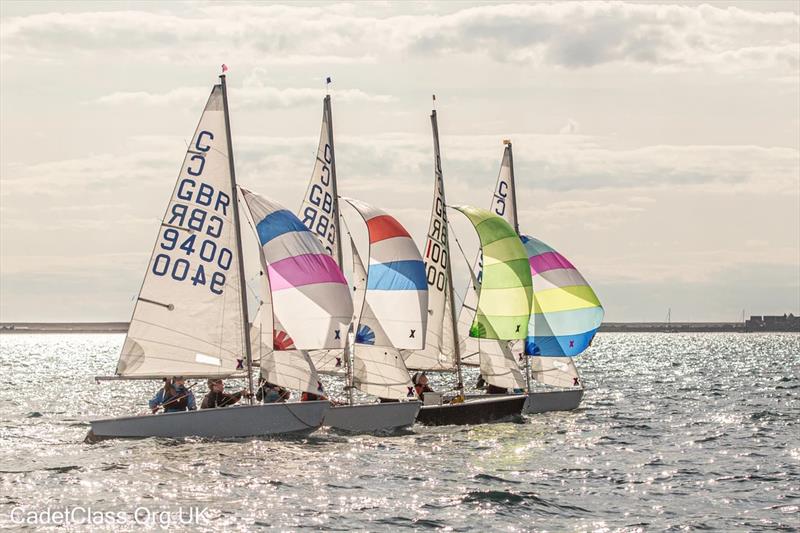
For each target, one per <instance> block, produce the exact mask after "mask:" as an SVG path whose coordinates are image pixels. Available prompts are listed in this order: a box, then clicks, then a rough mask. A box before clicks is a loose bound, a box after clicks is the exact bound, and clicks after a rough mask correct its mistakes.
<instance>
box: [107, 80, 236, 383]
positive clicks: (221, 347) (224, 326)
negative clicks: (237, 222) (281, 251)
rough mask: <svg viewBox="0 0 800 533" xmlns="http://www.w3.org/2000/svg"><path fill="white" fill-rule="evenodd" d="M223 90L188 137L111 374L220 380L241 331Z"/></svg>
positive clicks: (230, 368) (232, 368)
mask: <svg viewBox="0 0 800 533" xmlns="http://www.w3.org/2000/svg"><path fill="white" fill-rule="evenodd" d="M227 136H228V132H227V129H226V127H225V111H224V106H223V94H222V86H221V85H215V86H214V88H213V90H212V91H211V96H210V97H209V99H208V102H207V103H206V107H205V110H204V111H203V115H202V117H201V118H200V123H199V124H198V126H197V129H196V130H195V133H194V135H193V136H192V140H191V143H190V144H189V149H188V150H187V152H186V156H185V158H184V161H183V165H182V167H181V171H180V174H179V176H178V180H177V183H176V185H175V188H174V190H173V192H172V196H171V198H170V201H169V205H168V206H167V211H166V214H165V215H164V217H163V219H162V222H161V226H160V228H159V232H158V238H157V240H156V244H155V248H154V250H153V253H152V255H151V257H150V261H149V263H148V267H147V272H146V274H145V278H144V282H143V283H142V288H141V290H140V292H139V296H138V298H137V300H136V307H135V309H134V312H133V317H132V318H131V322H130V327H129V329H128V335H127V337H126V338H125V343H124V345H123V348H122V353H121V355H120V359H119V363H118V364H117V370H116V373H117V374H118V375H120V376H125V377H139V376H172V375H185V376H195V377H213V376H226V375H230V374H233V373H235V372H236V371H243V370H244V363H245V361H244V359H245V355H244V352H245V349H244V340H245V339H244V334H245V333H244V332H245V328H244V325H243V319H242V307H241V295H240V293H239V290H240V280H239V275H238V272H239V265H238V263H237V249H236V247H235V246H236V237H235V229H234V218H233V210H234V209H236V201H235V196H234V192H233V191H232V190H231V175H230V167H229V162H228V148H227Z"/></svg>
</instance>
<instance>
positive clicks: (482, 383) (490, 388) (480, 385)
mask: <svg viewBox="0 0 800 533" xmlns="http://www.w3.org/2000/svg"><path fill="white" fill-rule="evenodd" d="M475 388H476V389H486V394H508V389H504V388H503V387H497V386H495V385H492V384H491V383H489V382H487V381H486V380H485V379H483V374H481V375H480V376H478V382H477V383H475Z"/></svg>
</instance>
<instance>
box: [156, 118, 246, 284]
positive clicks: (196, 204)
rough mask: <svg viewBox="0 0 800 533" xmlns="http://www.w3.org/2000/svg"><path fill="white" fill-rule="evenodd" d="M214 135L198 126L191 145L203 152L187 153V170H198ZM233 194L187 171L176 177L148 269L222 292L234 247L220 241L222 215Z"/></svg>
mask: <svg viewBox="0 0 800 533" xmlns="http://www.w3.org/2000/svg"><path fill="white" fill-rule="evenodd" d="M204 137H205V138H206V140H211V139H213V138H214V136H213V134H212V133H210V132H207V131H202V132H200V134H199V135H198V136H197V141H196V142H195V146H194V148H195V149H196V150H198V151H199V152H201V153H200V154H197V153H196V152H195V155H193V156H192V157H190V158H189V161H190V163H189V165H188V167H187V168H186V171H187V173H188V174H190V175H191V176H200V175H201V174H202V173H203V168H204V167H205V154H202V152H207V151H208V150H209V149H210V146H208V145H206V144H204V143H203V141H204ZM229 207H231V197H230V195H229V194H228V193H227V192H223V191H221V190H218V189H215V188H214V187H213V186H212V185H209V184H208V183H205V182H202V181H200V180H196V179H192V178H191V177H186V178H183V179H181V180H180V182H178V187H177V188H176V190H175V197H174V198H173V201H172V202H171V203H170V206H169V211H168V212H167V215H166V216H165V217H164V223H163V226H162V231H161V234H160V237H159V242H158V244H157V245H156V252H157V253H156V255H155V257H154V258H153V263H152V266H151V271H152V273H153V274H155V275H156V276H169V277H170V278H171V279H173V280H175V281H180V282H186V283H191V284H192V286H198V285H203V286H206V287H208V290H210V291H211V292H213V293H214V294H222V292H223V290H224V288H225V277H226V274H225V273H226V272H227V271H228V270H230V268H231V264H232V263H233V252H232V251H231V250H230V248H227V247H225V246H222V245H221V244H220V243H219V240H220V238H221V237H222V235H223V234H224V233H225V232H224V231H223V230H224V229H225V219H226V218H227V217H228V208H229Z"/></svg>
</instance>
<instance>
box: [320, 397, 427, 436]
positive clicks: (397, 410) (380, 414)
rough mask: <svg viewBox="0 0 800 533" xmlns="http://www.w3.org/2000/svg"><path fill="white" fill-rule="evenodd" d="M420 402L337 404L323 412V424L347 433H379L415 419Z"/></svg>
mask: <svg viewBox="0 0 800 533" xmlns="http://www.w3.org/2000/svg"><path fill="white" fill-rule="evenodd" d="M421 406H422V402H392V403H371V404H362V405H339V406H334V407H331V408H330V409H329V410H328V412H327V413H326V414H325V421H324V422H323V425H324V426H327V427H330V428H333V429H336V430H338V431H346V432H348V433H381V432H392V431H396V430H398V429H403V428H407V427H409V426H411V425H413V424H414V421H415V420H416V419H417V413H418V412H419V409H420V407H421Z"/></svg>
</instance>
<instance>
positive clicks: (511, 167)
mask: <svg viewBox="0 0 800 533" xmlns="http://www.w3.org/2000/svg"><path fill="white" fill-rule="evenodd" d="M503 144H505V145H506V150H508V170H509V181H510V186H511V198H512V203H511V207H512V209H513V210H514V211H513V213H514V233H516V234H517V235H519V217H518V216H517V182H516V181H514V150H513V149H512V147H511V141H510V140H509V139H506V140H504V141H503ZM522 355H523V356H524V357H525V386H526V387H527V390H528V394H530V392H531V361H530V359H529V356H528V355H527V354H526V353H525V344H524V343H523V345H522Z"/></svg>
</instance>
